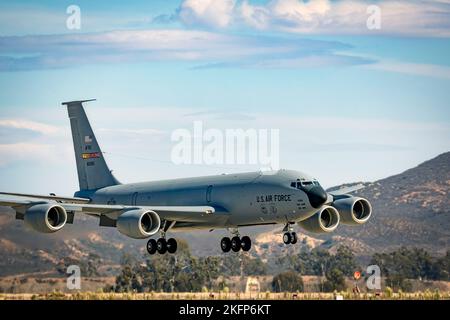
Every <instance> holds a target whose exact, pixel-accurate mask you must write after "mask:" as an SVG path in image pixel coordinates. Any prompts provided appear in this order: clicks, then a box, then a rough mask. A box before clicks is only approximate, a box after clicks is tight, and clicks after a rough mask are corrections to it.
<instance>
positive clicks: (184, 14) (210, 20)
mask: <svg viewBox="0 0 450 320" xmlns="http://www.w3.org/2000/svg"><path fill="white" fill-rule="evenodd" d="M235 4H236V1H235V0H185V1H184V2H183V3H182V4H181V5H180V8H179V10H178V14H179V17H180V19H181V21H183V23H185V24H187V25H197V24H202V25H205V26H211V27H226V26H228V25H229V24H230V23H231V20H232V19H233V17H232V14H233V9H234V7H235Z"/></svg>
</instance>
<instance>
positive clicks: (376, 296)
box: [0, 290, 450, 300]
mask: <svg viewBox="0 0 450 320" xmlns="http://www.w3.org/2000/svg"><path fill="white" fill-rule="evenodd" d="M339 296H340V297H342V299H344V300H450V292H440V291H439V290H435V291H430V290H427V291H424V292H414V293H403V292H398V293H392V292H389V291H385V292H380V293H362V294H354V293H351V292H340V293H338V292H335V293H290V292H285V293H272V292H262V293H225V292H214V293H208V292H195V293H193V292H189V293H184V292H180V293H155V292H149V293H101V292H97V293H96V292H79V293H72V294H69V293H62V292H52V293H46V294H26V293H23V294H0V300H248V299H250V300H252V299H253V300H334V299H336V298H337V297H339Z"/></svg>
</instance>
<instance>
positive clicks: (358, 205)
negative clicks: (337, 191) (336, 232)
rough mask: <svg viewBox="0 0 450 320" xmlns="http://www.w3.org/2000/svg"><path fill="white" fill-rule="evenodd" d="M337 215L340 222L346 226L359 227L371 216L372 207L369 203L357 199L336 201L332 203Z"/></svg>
mask: <svg viewBox="0 0 450 320" xmlns="http://www.w3.org/2000/svg"><path fill="white" fill-rule="evenodd" d="M332 206H333V207H335V208H336V209H337V210H338V211H339V214H340V215H341V221H342V223H344V224H347V225H353V226H355V225H360V224H363V223H366V222H367V221H368V220H369V218H370V216H371V215H372V206H371V204H370V202H369V201H367V200H366V199H364V198H359V197H348V198H343V199H338V200H336V201H334V202H333V203H332Z"/></svg>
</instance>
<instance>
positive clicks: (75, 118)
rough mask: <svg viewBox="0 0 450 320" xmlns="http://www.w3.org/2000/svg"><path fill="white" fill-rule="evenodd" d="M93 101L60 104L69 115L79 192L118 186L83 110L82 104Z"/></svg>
mask: <svg viewBox="0 0 450 320" xmlns="http://www.w3.org/2000/svg"><path fill="white" fill-rule="evenodd" d="M94 100H95V99H92V100H81V101H69V102H63V103H62V104H63V105H65V106H67V111H68V113H69V119H70V126H71V128H72V138H73V146H74V149H75V159H76V162H77V171H78V181H79V184H80V190H94V189H99V188H103V187H108V186H112V185H116V184H119V182H118V181H117V179H116V178H114V176H113V175H112V173H111V171H110V170H109V168H108V165H107V164H106V161H105V159H104V157H103V154H102V151H101V149H100V146H99V145H98V142H97V139H96V138H95V135H94V132H93V131H92V128H91V125H90V124H89V120H88V118H87V116H86V113H85V112H84V109H83V105H82V103H83V102H88V101H94Z"/></svg>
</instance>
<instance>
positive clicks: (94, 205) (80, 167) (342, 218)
mask: <svg viewBox="0 0 450 320" xmlns="http://www.w3.org/2000/svg"><path fill="white" fill-rule="evenodd" d="M94 100H95V99H91V100H80V101H69V102H63V103H62V105H63V106H66V107H67V111H68V115H69V119H70V125H71V130H72V138H73V145H74V150H75V158H76V166H77V172H78V181H79V188H80V190H79V191H76V192H75V194H74V196H73V197H60V196H55V195H54V194H51V195H33V194H22V193H8V192H0V206H8V207H11V208H12V209H14V210H15V213H16V219H21V220H24V223H25V225H26V226H28V227H29V228H31V229H33V230H35V231H37V232H41V233H53V232H57V231H59V230H61V229H62V228H63V227H64V226H65V225H66V224H72V223H73V222H74V217H75V215H76V214H79V213H84V214H87V215H90V216H95V217H97V218H98V219H99V225H100V226H102V227H115V228H117V230H118V231H119V232H120V233H122V234H124V235H126V236H128V237H131V238H134V239H148V238H150V239H149V240H148V242H147V247H146V249H147V251H148V253H149V254H151V255H153V254H156V253H158V254H166V253H170V254H173V253H175V252H176V251H177V241H176V239H175V238H169V239H167V233H168V232H177V231H191V230H210V231H213V230H216V229H227V230H228V232H229V233H230V237H231V238H230V237H224V238H223V239H221V241H220V247H221V249H222V251H223V252H224V253H226V252H230V251H233V252H238V251H240V250H242V251H249V250H250V248H251V245H252V242H251V239H250V237H248V236H246V235H244V236H242V237H241V234H240V232H239V229H240V228H244V227H249V226H262V225H276V224H282V225H284V228H283V232H284V234H283V236H282V240H283V242H284V244H286V245H293V244H295V243H296V242H297V234H296V233H295V232H294V229H293V226H294V225H295V224H297V225H298V226H300V227H301V228H303V229H305V230H307V231H310V232H315V233H328V232H332V231H334V230H335V229H336V228H337V226H338V225H339V224H340V223H343V224H346V225H361V224H364V223H366V222H367V221H368V220H369V218H370V217H371V215H372V206H371V204H370V202H369V201H368V200H367V199H364V198H361V197H355V196H352V195H350V193H352V192H354V191H355V190H357V189H358V188H360V186H356V187H350V188H347V189H342V190H338V191H336V192H330V193H328V192H326V191H325V190H324V189H323V187H322V186H321V185H320V183H319V181H318V180H317V179H314V178H313V177H311V176H309V175H307V174H304V173H301V172H298V171H293V170H284V169H280V170H276V171H262V172H249V173H237V174H222V175H214V176H204V177H193V178H182V179H172V180H161V181H152V182H141V183H128V184H122V183H120V182H119V181H118V180H117V179H116V178H115V177H114V175H113V174H112V172H111V171H110V170H109V168H108V165H107V164H106V161H105V158H104V154H103V153H102V151H101V149H100V146H99V143H98V141H97V139H96V137H95V135H94V132H93V130H92V127H91V125H90V123H89V120H88V118H87V116H86V113H85V110H84V107H83V103H85V102H89V101H94ZM158 233H159V238H158V239H155V237H154V236H155V235H157V234H158Z"/></svg>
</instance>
